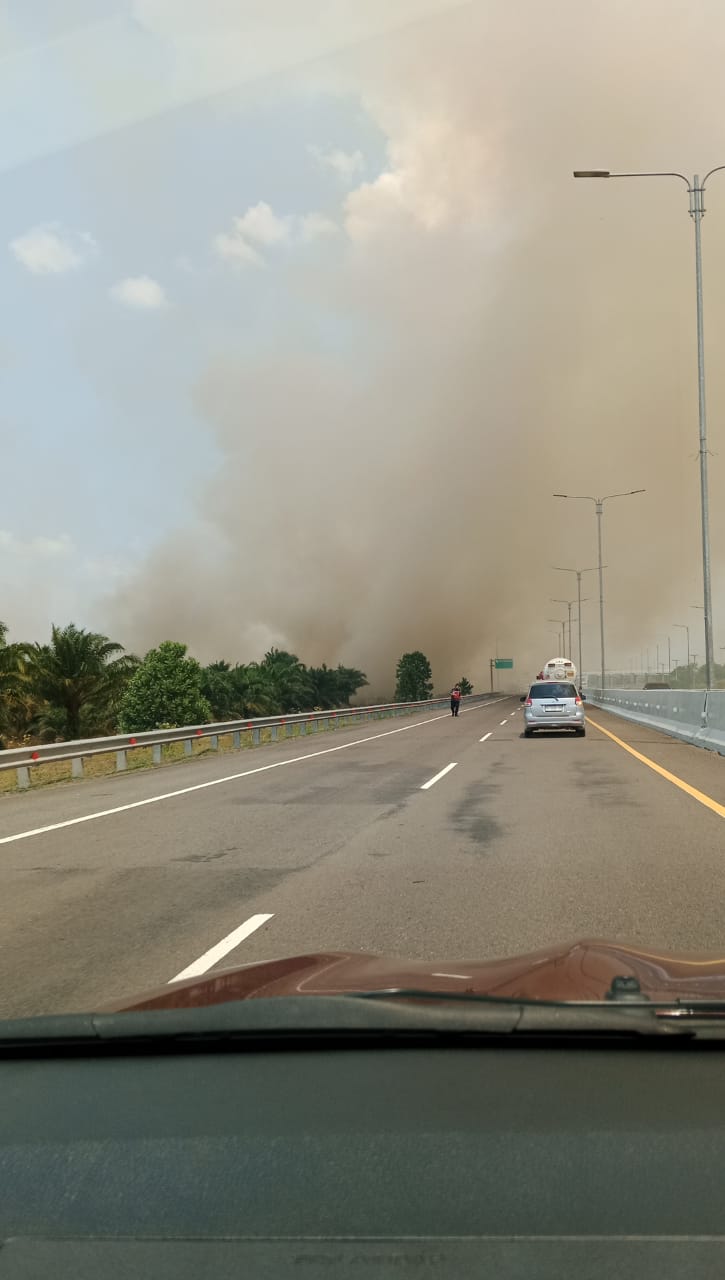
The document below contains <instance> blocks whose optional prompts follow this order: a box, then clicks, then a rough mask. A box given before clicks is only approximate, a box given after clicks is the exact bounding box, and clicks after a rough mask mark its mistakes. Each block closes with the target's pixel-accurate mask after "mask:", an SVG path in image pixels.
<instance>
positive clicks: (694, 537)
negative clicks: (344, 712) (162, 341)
mask: <svg viewBox="0 0 725 1280" xmlns="http://www.w3.org/2000/svg"><path fill="white" fill-rule="evenodd" d="M724 37H725V13H723V12H722V9H721V6H720V5H719V3H717V2H716V0H697V3H692V4H690V5H684V4H682V3H680V2H679V0H670V2H667V0H638V3H637V4H632V3H631V0H609V2H608V3H607V4H601V3H597V2H594V0H589V2H586V0H585V2H583V3H582V0H549V2H548V3H547V4H542V3H541V2H540V0H519V2H518V3H516V4H510V3H508V2H507V0H495V2H491V3H486V2H484V0H480V3H471V4H462V5H460V6H458V7H456V8H450V7H447V8H446V9H445V10H444V11H443V12H441V13H440V14H438V15H433V16H431V17H428V18H426V19H425V20H421V21H419V22H417V23H414V24H412V25H410V26H408V27H406V28H405V29H403V30H400V31H397V32H388V33H387V34H386V35H385V36H384V37H381V38H380V39H377V40H374V41H370V42H368V43H366V44H364V45H361V46H359V47H358V48H356V49H355V50H354V51H353V52H350V51H348V52H346V53H341V54H339V55H336V56H335V57H334V58H330V59H328V60H327V61H323V62H322V63H316V64H314V65H313V66H311V67H310V68H307V69H304V70H303V71H301V72H298V73H297V75H298V78H299V87H300V92H303V91H305V92H310V91H312V92H316V93H327V94H330V95H335V94H354V95H356V96H357V97H358V98H359V101H360V103H361V106H362V108H363V109H364V110H365V111H366V112H367V113H369V115H370V116H371V117H372V118H373V120H374V121H375V122H376V124H377V125H378V127H379V128H380V129H381V130H382V131H383V132H384V134H385V136H386V138H387V140H388V141H387V156H388V160H387V165H386V168H385V171H384V172H383V173H381V174H379V175H378V176H372V177H369V178H368V179H367V180H365V181H360V175H359V174H357V175H356V176H355V179H354V181H355V182H357V184H358V185H357V186H355V187H354V188H353V189H352V190H350V191H349V193H348V194H347V195H344V196H342V197H341V208H340V219H339V220H340V226H341V228H342V236H343V238H344V240H343V241H342V242H341V244H340V245H339V246H338V252H336V253H334V254H331V255H328V256H324V255H323V256H317V257H316V258H315V260H314V267H313V266H312V265H309V264H308V265H307V266H305V265H304V263H303V262H302V260H301V259H300V260H299V261H297V263H296V264H295V263H292V265H290V266H289V268H287V269H286V272H285V278H284V288H285V289H286V290H287V291H290V292H291V294H293V295H294V297H295V299H296V300H297V302H298V303H299V302H303V303H307V304H308V305H309V308H310V310H311V311H314V313H315V314H319V313H320V312H323V313H324V314H325V315H326V317H327V318H328V323H332V324H338V325H339V330H340V342H339V344H338V345H337V347H335V346H332V345H331V344H329V343H328V344H326V345H325V344H321V343H319V344H316V343H315V342H314V340H313V339H312V338H311V337H310V335H309V333H308V332H307V331H306V330H305V329H303V328H301V327H300V328H299V329H295V327H294V325H290V324H285V325H280V330H279V333H278V335H277V337H276V340H275V341H274V343H272V344H270V345H269V347H268V349H267V350H266V351H262V352H259V351H257V352H256V353H255V354H254V355H253V356H250V354H249V351H248V349H245V350H244V351H242V350H241V348H240V349H239V350H237V349H236V348H235V345H234V342H233V340H232V339H231V338H230V341H229V343H227V344H225V346H224V348H223V349H220V350H219V353H218V355H217V356H216V357H215V358H214V359H213V360H211V361H210V363H209V366H208V368H207V369H206V371H205V373H204V376H203V377H202V378H201V380H200V382H199V385H198V386H197V388H196V391H195V403H196V407H197V410H199V411H200V412H201V413H202V414H203V417H204V419H205V421H206V423H207V424H208V427H209V430H210V431H211V432H212V433H213V437H214V441H215V444H216V446H217V448H218V449H219V451H220V454H221V458H222V462H221V465H220V466H219V469H218V473H217V474H216V476H215V478H214V480H213V482H212V483H211V484H210V485H208V486H207V487H206V488H205V489H204V490H203V491H202V492H201V493H200V494H199V496H198V510H197V511H196V513H195V523H194V527H193V530H192V531H190V530H180V531H179V533H178V535H177V536H175V537H173V538H171V539H170V540H169V541H168V542H167V543H166V544H165V545H163V546H161V547H159V548H158V549H157V550H156V551H155V552H154V554H152V555H151V556H150V558H149V559H148V562H147V563H146V564H145V566H144V567H143V569H142V571H141V572H140V573H139V574H138V575H137V576H136V577H135V578H134V579H133V581H132V582H131V583H130V584H128V585H127V586H125V587H124V589H123V591H122V592H121V593H120V594H119V595H118V596H117V597H116V598H115V599H114V600H113V601H112V602H111V603H110V604H109V606H108V611H109V617H110V618H111V620H112V621H113V623H114V625H115V627H116V631H117V632H118V631H122V632H123V633H124V635H123V638H124V639H125V640H127V641H128V643H129V644H130V645H132V646H133V647H135V648H139V649H143V648H144V647H145V646H147V645H150V644H153V643H157V642H158V641H159V640H161V639H163V638H165V637H171V636H173V637H179V638H182V639H184V640H187V641H188V642H189V643H190V644H191V646H192V647H193V649H194V650H195V651H196V652H197V653H198V654H199V655H200V656H201V657H202V658H204V659H207V660H210V659H213V658H216V657H219V656H225V657H229V658H231V659H240V660H248V659H251V658H253V657H257V656H259V651H260V649H262V648H263V647H264V646H265V645H266V644H269V643H278V644H280V645H284V646H285V647H289V648H291V649H293V650H294V651H296V652H297V653H299V654H300V656H301V657H303V658H304V660H306V661H307V662H310V663H315V662H321V661H327V662H328V663H334V662H337V661H343V662H350V663H354V664H355V665H359V666H361V667H363V668H365V669H366V670H367V671H368V674H369V676H370V679H371V683H372V688H373V689H374V691H375V692H376V693H378V692H380V693H384V692H387V691H389V690H390V687H391V684H392V673H393V670H394V664H395V661H396V659H397V657H398V656H399V655H400V653H401V652H403V651H404V650H406V649H410V648H420V649H423V650H424V651H425V652H426V653H427V654H428V656H429V657H430V659H431V662H432V664H433V670H434V677H435V680H436V684H437V686H438V687H444V686H446V685H448V684H450V683H452V681H453V679H454V678H456V677H458V676H460V674H461V673H462V672H465V673H466V674H467V675H468V676H469V678H471V679H472V680H474V682H475V683H476V685H477V686H478V687H481V686H484V687H485V684H486V682H487V679H488V658H489V657H490V656H491V655H492V654H493V652H494V647H495V646H496V644H498V650H499V653H501V654H505V656H512V657H514V659H515V661H516V670H517V678H520V679H525V678H527V676H528V675H529V674H532V673H535V671H536V670H537V669H538V667H539V666H540V665H541V663H542V662H544V661H545V660H546V659H547V658H548V657H550V656H552V655H553V654H554V653H555V652H556V650H557V649H558V644H557V643H556V641H555V634H554V633H555V626H554V624H552V623H549V622H548V621H547V619H549V618H555V617H564V616H565V615H566V609H565V607H564V606H562V605H560V604H553V603H551V597H562V598H569V599H571V598H572V597H573V596H574V595H575V594H576V582H575V579H574V576H573V575H564V574H561V573H556V572H554V571H553V570H552V568H551V566H552V565H565V566H572V567H579V568H587V567H589V566H592V565H595V564H596V528H595V518H594V511H593V508H592V504H590V503H585V502H564V501H561V500H555V499H554V498H553V497H552V494H553V493H556V492H563V493H571V494H585V495H586V494H594V495H599V494H610V493H618V492H621V491H622V490H629V489H637V488H646V493H645V494H644V495H641V496H639V497H631V498H622V499H619V500H617V501H616V502H612V503H609V504H607V508H606V516H605V526H604V533H605V548H604V553H605V563H606V564H607V566H608V569H607V584H606V594H607V607H608V614H607V618H608V631H609V644H610V655H609V656H610V666H611V667H612V668H615V667H619V668H621V667H627V668H629V667H630V665H631V664H632V662H637V661H638V660H639V654H640V651H641V650H643V649H644V648H645V647H646V646H651V647H652V651H653V652H654V645H655V643H658V642H659V643H661V644H662V645H663V646H664V647H665V648H666V637H667V635H668V634H670V635H672V638H673V652H678V651H679V649H680V648H681V647H682V643H681V641H679V640H677V641H676V642H675V637H677V636H679V635H681V634H682V633H681V632H674V631H673V630H672V623H673V622H677V621H682V622H688V621H689V622H691V625H692V627H693V634H695V633H696V632H697V628H698V626H699V625H700V621H699V618H700V617H701V615H697V614H695V613H693V612H692V610H691V608H690V606H691V605H693V604H697V603H698V602H700V601H701V590H702V587H701V571H700V544H699V490H698V469H697V383H696V358H695V306H694V301H695V300H694V258H693V241H692V227H691V224H690V221H689V219H688V216H687V208H688V206H687V192H686V190H685V187H684V184H682V183H678V181H677V180H676V179H674V178H658V179H654V178H651V179H642V180H637V181H635V180H634V179H633V180H631V181H630V180H626V181H625V180H622V181H609V182H605V181H599V182H596V181H589V182H575V181H574V180H573V178H572V176H571V173H572V170H573V169H574V168H585V167H603V168H610V169H612V170H668V171H669V170H678V171H681V172H683V173H684V174H691V173H692V171H693V170H694V169H697V170H698V171H699V172H700V173H703V172H705V171H706V170H707V169H708V168H710V167H712V166H715V165H717V164H719V163H725V130H724V129H723V123H722V105H721V96H722V90H721V74H722V73H721V65H722V54H723V38H724ZM311 141H315V140H314V139H313V140H311ZM270 163H273V158H272V159H271V161H270ZM261 198H262V193H260V199H261ZM707 208H708V214H707V217H706V219H705V222H704V226H703V239H704V258H705V320H706V337H707V350H708V393H709V414H710V439H711V447H712V457H711V459H710V466H711V493H712V506H713V528H712V539H713V565H714V584H715V596H716V599H715V604H716V613H715V623H716V628H717V627H718V626H719V624H720V623H722V624H723V625H725V614H724V613H723V612H722V611H720V612H719V613H718V600H719V597H720V594H721V584H722V580H723V575H722V565H723V553H724V552H725V524H724V521H723V516H722V511H723V502H722V496H723V463H722V453H721V452H720V451H721V450H722V435H723V428H722V419H723V408H724V401H723V393H724V391H725V386H724V381H723V373H722V368H723V365H722V361H720V360H719V358H718V357H719V349H720V346H721V345H722V333H723V323H724V322H725V301H724V291H723V288H722V280H723V268H724V267H725V224H724V221H723V213H724V212H725V174H716V175H714V177H713V179H712V186H711V190H710V191H709V194H708V199H707ZM239 212H240V214H241V213H242V212H243V211H242V210H240V211H239ZM200 322H201V323H203V316H202V317H201V319H200ZM192 535H193V536H192ZM584 585H585V591H584V594H585V596H586V597H589V601H588V603H587V604H585V605H584V610H583V618H584V667H585V669H595V668H596V665H597V661H598V642H597V635H598V628H597V603H596V596H597V584H596V575H595V574H587V575H586V576H585V581H584ZM723 639H724V641H725V636H723ZM717 642H718V637H717V636H716V644H717ZM675 643H676V644H677V646H678V647H677V649H676V648H675ZM693 648H695V649H698V648H699V649H700V650H701V649H702V645H699V646H698V645H696V644H695V642H694V640H693Z"/></svg>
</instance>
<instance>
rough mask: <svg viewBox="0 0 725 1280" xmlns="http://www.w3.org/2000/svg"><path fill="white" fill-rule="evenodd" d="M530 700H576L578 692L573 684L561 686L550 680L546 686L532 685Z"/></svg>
mask: <svg viewBox="0 0 725 1280" xmlns="http://www.w3.org/2000/svg"><path fill="white" fill-rule="evenodd" d="M529 697H530V698H576V697H578V694H577V691H576V689H575V687H574V685H573V684H560V683H559V682H558V681H556V680H548V681H546V683H545V684H532V686H531V688H530V689H529Z"/></svg>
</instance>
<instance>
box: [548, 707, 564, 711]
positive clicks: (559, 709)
mask: <svg viewBox="0 0 725 1280" xmlns="http://www.w3.org/2000/svg"><path fill="white" fill-rule="evenodd" d="M544 711H561V707H544Z"/></svg>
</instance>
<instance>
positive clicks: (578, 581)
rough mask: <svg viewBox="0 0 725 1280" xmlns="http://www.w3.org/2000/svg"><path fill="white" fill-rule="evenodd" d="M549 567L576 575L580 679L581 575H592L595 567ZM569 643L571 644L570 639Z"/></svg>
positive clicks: (581, 668) (580, 669)
mask: <svg viewBox="0 0 725 1280" xmlns="http://www.w3.org/2000/svg"><path fill="white" fill-rule="evenodd" d="M551 567H552V569H556V571H557V573H575V574H576V595H577V603H578V621H579V679H581V678H582V676H583V674H584V667H583V665H582V574H583V573H594V572H595V570H596V565H594V567H593V568H591V569H566V568H564V567H563V566H562V565H560V564H553V565H552V566H551ZM605 568H606V566H605ZM569 643H570V644H571V639H570V641H569Z"/></svg>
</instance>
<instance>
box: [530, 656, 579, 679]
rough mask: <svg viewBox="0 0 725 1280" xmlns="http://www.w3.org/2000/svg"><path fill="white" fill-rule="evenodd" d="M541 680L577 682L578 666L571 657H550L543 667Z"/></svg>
mask: <svg viewBox="0 0 725 1280" xmlns="http://www.w3.org/2000/svg"><path fill="white" fill-rule="evenodd" d="M539 678H540V679H541V680H570V681H571V683H572V684H576V667H575V666H574V663H573V662H572V660H571V658H550V659H549V661H548V662H547V663H546V664H545V666H544V667H543V669H542V672H541V676H540V677H539Z"/></svg>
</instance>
